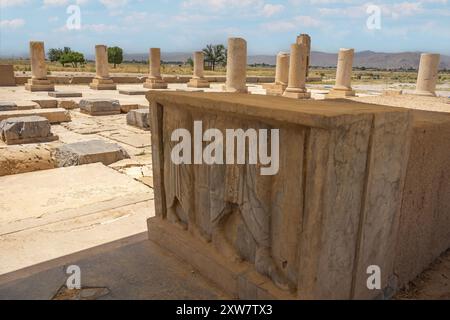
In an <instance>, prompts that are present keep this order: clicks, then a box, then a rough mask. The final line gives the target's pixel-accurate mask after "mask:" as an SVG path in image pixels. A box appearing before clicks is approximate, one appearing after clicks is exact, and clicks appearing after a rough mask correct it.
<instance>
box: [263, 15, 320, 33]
mask: <svg viewBox="0 0 450 320" xmlns="http://www.w3.org/2000/svg"><path fill="white" fill-rule="evenodd" d="M320 26H322V22H321V21H320V20H317V19H315V18H313V17H311V16H296V17H294V18H292V19H287V20H279V21H273V22H269V23H265V24H263V25H262V28H263V29H264V30H266V31H270V32H287V31H293V30H298V29H299V28H301V27H320Z"/></svg>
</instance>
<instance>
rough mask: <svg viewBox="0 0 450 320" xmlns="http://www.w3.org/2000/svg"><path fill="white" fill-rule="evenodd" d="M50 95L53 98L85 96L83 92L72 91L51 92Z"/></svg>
mask: <svg viewBox="0 0 450 320" xmlns="http://www.w3.org/2000/svg"><path fill="white" fill-rule="evenodd" d="M48 95H49V96H50V97H53V98H77V97H82V96H83V94H82V93H81V92H71V91H55V92H49V93H48Z"/></svg>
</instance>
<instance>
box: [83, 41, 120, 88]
mask: <svg viewBox="0 0 450 320" xmlns="http://www.w3.org/2000/svg"><path fill="white" fill-rule="evenodd" d="M95 72H96V75H95V78H94V79H93V80H92V82H91V84H89V87H90V88H91V89H94V90H116V89H117V86H116V84H115V83H114V81H113V80H112V79H111V77H110V76H109V65H108V48H107V47H106V46H105V45H96V46H95Z"/></svg>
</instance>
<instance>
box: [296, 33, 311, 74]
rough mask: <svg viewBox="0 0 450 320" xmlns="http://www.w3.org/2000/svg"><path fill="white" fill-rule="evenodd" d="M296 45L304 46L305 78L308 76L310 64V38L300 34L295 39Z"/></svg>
mask: <svg viewBox="0 0 450 320" xmlns="http://www.w3.org/2000/svg"><path fill="white" fill-rule="evenodd" d="M297 44H303V45H305V46H306V69H305V71H306V73H305V77H306V78H307V77H308V75H309V65H310V64H311V37H310V36H309V35H308V34H306V33H302V34H301V35H299V36H298V37H297Z"/></svg>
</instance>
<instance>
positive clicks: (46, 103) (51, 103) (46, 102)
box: [31, 99, 58, 109]
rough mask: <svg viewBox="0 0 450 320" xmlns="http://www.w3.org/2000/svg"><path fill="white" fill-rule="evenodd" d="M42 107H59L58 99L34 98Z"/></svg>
mask: <svg viewBox="0 0 450 320" xmlns="http://www.w3.org/2000/svg"><path fill="white" fill-rule="evenodd" d="M31 101H33V102H36V103H37V104H38V105H39V107H41V108H42V109H50V108H58V100H56V99H33V100H31Z"/></svg>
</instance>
